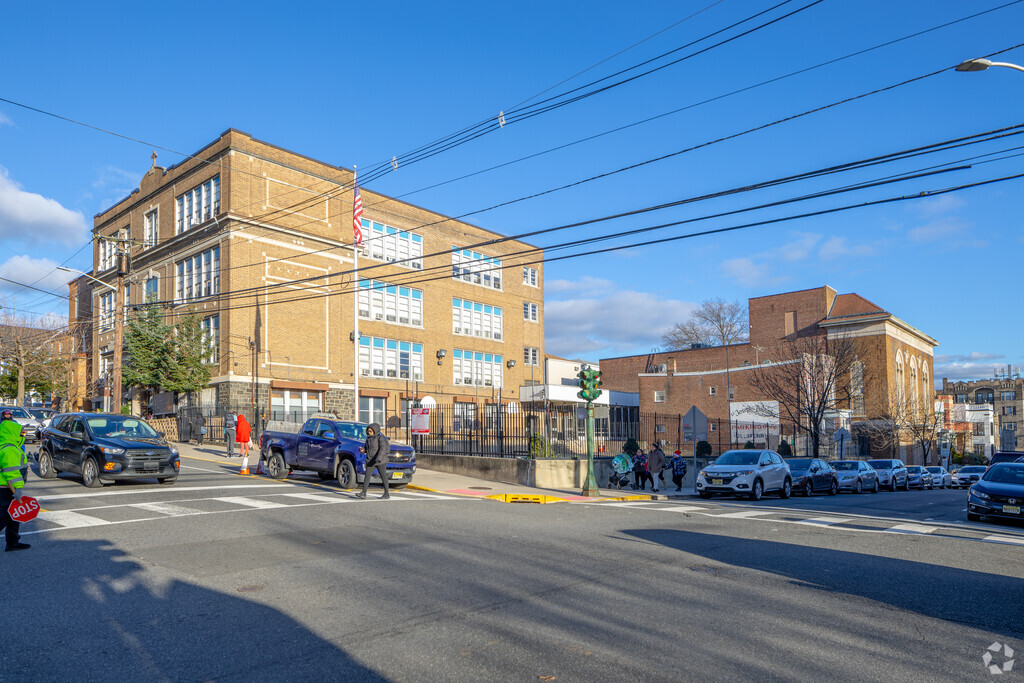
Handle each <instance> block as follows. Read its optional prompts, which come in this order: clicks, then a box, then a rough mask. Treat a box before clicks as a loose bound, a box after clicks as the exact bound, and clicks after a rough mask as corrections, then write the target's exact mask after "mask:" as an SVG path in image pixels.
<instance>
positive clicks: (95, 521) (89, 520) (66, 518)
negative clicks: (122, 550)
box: [36, 510, 110, 529]
mask: <svg viewBox="0 0 1024 683" xmlns="http://www.w3.org/2000/svg"><path fill="white" fill-rule="evenodd" d="M36 519H41V520H43V521H44V522H52V523H53V524H57V525H59V526H61V527H64V528H65V529H77V528H80V527H86V526H103V525H104V524H109V523H110V522H108V521H106V520H105V519H99V518H98V517H90V516H89V515H83V514H81V513H78V512H70V511H68V510H47V511H46V512H40V513H39V515H38V516H37V517H36Z"/></svg>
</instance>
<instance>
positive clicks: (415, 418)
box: [410, 408, 430, 434]
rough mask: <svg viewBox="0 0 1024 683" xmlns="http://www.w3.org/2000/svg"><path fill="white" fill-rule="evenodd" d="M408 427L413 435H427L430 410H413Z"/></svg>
mask: <svg viewBox="0 0 1024 683" xmlns="http://www.w3.org/2000/svg"><path fill="white" fill-rule="evenodd" d="M410 425H411V431H412V433H413V434H429V433H430V408H413V409H412V421H411V423H410Z"/></svg>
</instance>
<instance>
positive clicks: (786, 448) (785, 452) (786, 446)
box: [776, 441, 793, 458]
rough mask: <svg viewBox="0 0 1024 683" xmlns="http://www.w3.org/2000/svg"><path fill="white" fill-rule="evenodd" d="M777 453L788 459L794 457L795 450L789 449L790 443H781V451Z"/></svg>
mask: <svg viewBox="0 0 1024 683" xmlns="http://www.w3.org/2000/svg"><path fill="white" fill-rule="evenodd" d="M776 452H777V453H778V454H779V455H781V456H782V457H784V458H788V457H789V456H791V455H793V449H792V448H790V447H789V442H788V441H780V442H779V449H778V451H776Z"/></svg>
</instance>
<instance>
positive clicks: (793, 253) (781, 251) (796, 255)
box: [764, 232, 821, 262]
mask: <svg viewBox="0 0 1024 683" xmlns="http://www.w3.org/2000/svg"><path fill="white" fill-rule="evenodd" d="M792 235H793V239H791V240H790V241H789V242H787V243H786V244H783V245H782V246H781V247H776V248H775V249H772V250H770V251H767V252H765V254H764V255H765V256H767V257H768V258H778V259H781V260H783V261H791V262H792V261H803V260H804V259H805V258H807V257H809V256H810V255H811V252H813V251H814V247H815V246H816V245H817V244H818V242H820V241H821V235H819V234H816V233H813V232H795V233H792Z"/></svg>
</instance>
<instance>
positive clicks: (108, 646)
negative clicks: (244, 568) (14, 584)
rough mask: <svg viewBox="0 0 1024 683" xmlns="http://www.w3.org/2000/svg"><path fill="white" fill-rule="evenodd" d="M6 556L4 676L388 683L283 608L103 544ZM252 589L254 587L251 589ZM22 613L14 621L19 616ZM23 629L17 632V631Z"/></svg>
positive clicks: (64, 544)
mask: <svg viewBox="0 0 1024 683" xmlns="http://www.w3.org/2000/svg"><path fill="white" fill-rule="evenodd" d="M56 544H60V546H61V548H60V552H61V560H62V562H61V564H60V566H53V565H51V564H50V562H51V561H52V559H53V552H52V551H51V552H46V544H42V545H41V546H40V547H39V548H34V549H32V550H29V551H26V552H23V553H17V555H9V556H7V557H6V558H4V559H5V560H9V561H8V562H7V563H6V564H7V566H6V567H5V569H7V570H8V571H13V572H16V575H17V576H20V577H23V578H24V580H25V581H26V583H25V584H23V585H24V586H28V585H30V584H29V583H27V582H29V580H30V577H32V578H31V585H32V586H33V589H32V590H30V591H16V593H19V594H20V597H19V598H18V600H17V601H12V600H7V601H6V606H5V615H6V618H5V622H6V624H7V626H8V628H6V629H5V635H4V652H5V654H4V671H6V672H7V673H9V674H12V675H13V672H20V675H19V676H18V677H19V678H22V679H25V680H70V679H72V678H73V679H74V680H76V681H93V680H96V681H100V680H103V681H114V680H116V681H178V680H218V681H224V680H229V681H231V680H238V681H253V680H288V681H300V680H310V681H312V680H317V681H323V680H345V681H350V680H351V681H379V680H384V679H383V678H382V677H381V676H379V675H378V674H376V673H375V672H374V671H372V670H370V669H368V668H366V667H364V666H363V665H361V664H359V663H358V662H356V661H355V660H353V659H352V658H351V657H350V656H349V655H348V654H347V653H345V652H344V651H343V650H341V649H339V648H338V647H336V646H334V645H333V644H331V643H330V642H328V641H326V640H324V639H322V638H320V637H319V636H317V635H316V634H314V633H313V632H311V631H310V630H308V629H307V628H306V627H305V626H303V625H302V624H300V623H299V622H297V621H295V620H294V619H292V618H291V617H289V616H287V615H285V614H284V613H282V612H280V611H278V610H276V609H273V608H271V607H267V606H265V605H262V604H259V603H257V602H254V601H252V600H249V599H246V598H245V597H243V596H244V595H246V594H252V595H258V591H259V589H260V588H261V587H259V586H240V587H238V588H237V589H236V590H238V591H239V594H238V595H233V594H229V593H223V592H218V591H216V590H211V589H208V588H203V587H199V586H196V585H193V584H190V583H187V582H185V581H181V580H179V579H175V578H171V577H169V576H167V574H166V573H162V572H158V571H154V570H153V569H152V568H147V567H146V566H145V565H144V564H143V563H141V562H139V561H137V560H135V559H134V558H131V557H129V556H127V555H125V554H123V553H122V552H121V551H120V550H118V549H117V548H115V547H114V546H112V545H111V544H109V543H108V542H107V541H101V540H95V541H56V542H54V541H51V542H50V545H51V550H52V549H53V546H54V545H56ZM249 591H252V592H251V593H249ZM14 615H17V619H16V620H13V619H12V618H13V617H14ZM15 621H16V622H17V628H10V627H11V625H12V624H13V623H15Z"/></svg>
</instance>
